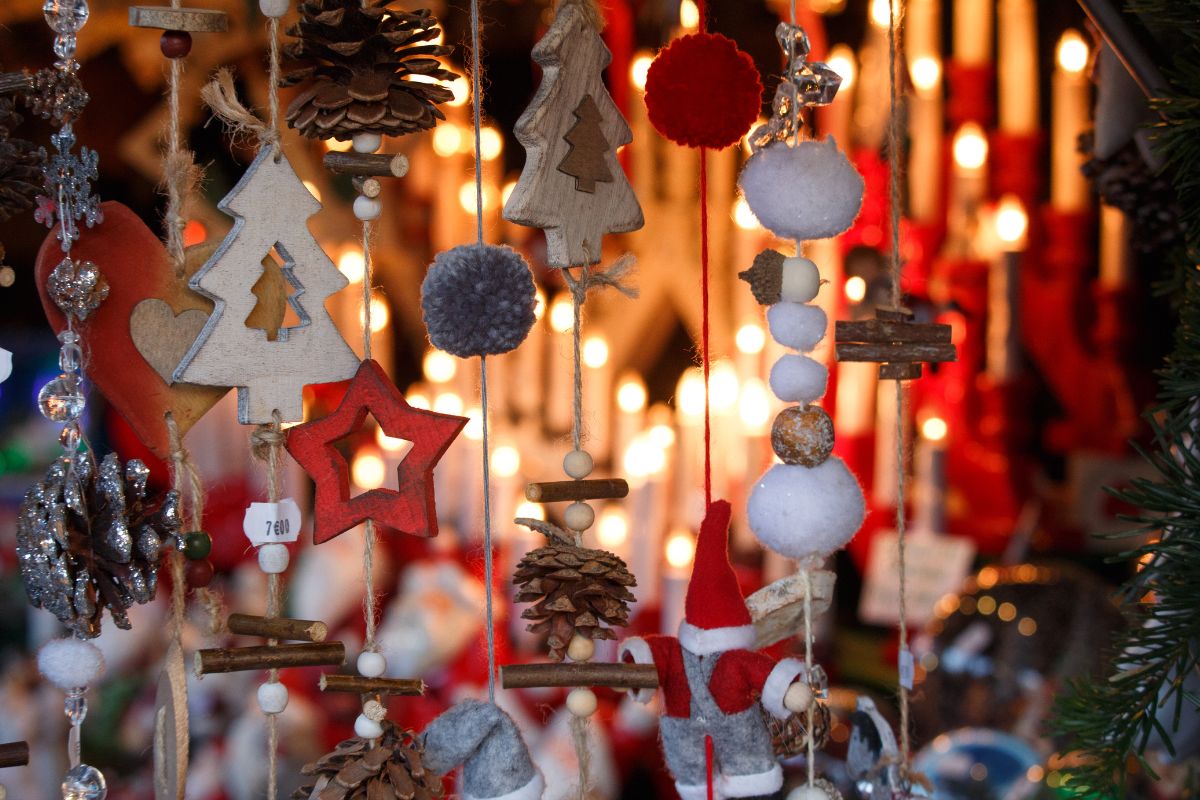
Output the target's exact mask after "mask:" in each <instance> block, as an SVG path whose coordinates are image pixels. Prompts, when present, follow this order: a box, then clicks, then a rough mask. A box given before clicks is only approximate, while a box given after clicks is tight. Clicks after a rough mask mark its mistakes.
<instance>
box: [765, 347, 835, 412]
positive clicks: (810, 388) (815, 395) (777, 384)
mask: <svg viewBox="0 0 1200 800" xmlns="http://www.w3.org/2000/svg"><path fill="white" fill-rule="evenodd" d="M828 382H829V368H828V367H826V366H825V365H824V364H822V363H820V362H819V361H814V360H813V359H811V358H809V357H808V356H797V355H790V354H789V355H786V356H783V357H781V358H780V359H779V360H778V361H776V362H775V363H774V364H773V365H772V366H771V391H772V392H774V393H775V396H776V397H778V398H779V399H780V400H783V401H784V402H785V403H811V402H813V401H814V400H818V399H820V397H821V396H822V395H824V394H825V386H826V384H827V383H828Z"/></svg>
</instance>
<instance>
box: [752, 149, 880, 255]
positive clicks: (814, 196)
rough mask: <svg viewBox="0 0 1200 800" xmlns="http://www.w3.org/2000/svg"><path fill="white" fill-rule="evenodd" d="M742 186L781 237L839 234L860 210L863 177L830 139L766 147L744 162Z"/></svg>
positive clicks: (763, 220) (762, 218) (760, 217)
mask: <svg viewBox="0 0 1200 800" xmlns="http://www.w3.org/2000/svg"><path fill="white" fill-rule="evenodd" d="M738 184H739V185H740V186H741V188H742V194H743V195H744V196H745V198H746V203H747V204H748V205H749V206H750V210H751V211H753V212H754V216H756V217H757V218H758V221H759V222H760V223H762V226H763V227H764V228H766V229H767V230H769V231H771V232H772V233H774V234H775V235H776V236H779V237H780V238H783V239H798V240H802V241H803V240H809V239H827V238H829V237H830V236H836V235H838V234H839V233H841V232H842V231H844V230H846V229H847V228H849V227H850V225H851V224H852V223H853V222H854V218H855V217H857V216H858V210H859V208H861V207H862V198H863V179H862V176H861V175H859V174H858V172H857V171H856V170H855V169H854V167H853V166H852V165H851V164H850V161H849V160H848V159H847V158H846V156H845V155H843V154H842V151H841V150H839V149H838V146H837V142H835V141H834V140H833V137H832V136H830V137H826V139H825V140H824V141H804V142H800V143H799V144H797V145H796V146H795V147H789V146H788V145H787V143H785V142H776V143H775V144H772V145H769V146H767V147H764V148H763V149H761V150H759V151H758V152H757V153H755V154H754V155H752V156H750V158H749V160H747V161H746V167H745V168H744V169H743V170H742V175H741V177H740V178H739V179H738Z"/></svg>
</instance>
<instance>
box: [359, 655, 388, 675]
mask: <svg viewBox="0 0 1200 800" xmlns="http://www.w3.org/2000/svg"><path fill="white" fill-rule="evenodd" d="M355 666H356V667H358V674H359V675H362V676H363V677H364V678H378V677H379V676H380V675H382V674H383V673H384V672H386V671H387V659H386V658H384V657H383V653H372V652H370V651H367V652H364V653H359V654H358V662H357V663H356V664H355Z"/></svg>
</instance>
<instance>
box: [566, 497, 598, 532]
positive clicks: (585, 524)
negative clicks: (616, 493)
mask: <svg viewBox="0 0 1200 800" xmlns="http://www.w3.org/2000/svg"><path fill="white" fill-rule="evenodd" d="M595 521H596V511H595V510H594V509H593V508H592V507H591V506H589V505H588V504H587V503H571V505H569V506H567V508H566V510H565V511H563V522H565V523H566V524H567V527H568V528H570V529H571V530H573V531H586V530H587V529H588V528H590V527H592V523H593V522H595Z"/></svg>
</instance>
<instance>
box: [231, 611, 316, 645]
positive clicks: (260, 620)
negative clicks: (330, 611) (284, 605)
mask: <svg viewBox="0 0 1200 800" xmlns="http://www.w3.org/2000/svg"><path fill="white" fill-rule="evenodd" d="M225 626H226V627H227V628H229V630H230V632H231V633H239V634H241V635H243V636H262V637H263V638H264V639H290V640H293V641H302V642H323V641H325V637H326V636H328V635H329V626H327V625H326V624H325V623H324V622H321V621H320V620H313V619H288V618H287V617H258V616H255V615H253V614H230V615H229V619H228V620H227V621H226V623H225Z"/></svg>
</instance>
